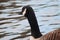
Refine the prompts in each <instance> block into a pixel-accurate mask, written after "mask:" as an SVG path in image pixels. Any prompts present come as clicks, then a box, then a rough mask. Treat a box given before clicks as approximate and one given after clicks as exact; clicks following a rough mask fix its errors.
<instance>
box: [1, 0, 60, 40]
mask: <svg viewBox="0 0 60 40" xmlns="http://www.w3.org/2000/svg"><path fill="white" fill-rule="evenodd" d="M25 5H30V6H31V7H32V8H33V9H34V11H35V14H36V17H37V20H38V24H39V28H40V30H41V33H42V34H43V35H44V34H46V33H48V32H50V31H52V30H55V29H58V28H60V0H38V1H37V0H1V1H0V40H29V36H30V34H31V33H30V30H31V29H30V25H29V23H28V20H27V19H26V18H25V17H24V16H22V15H19V13H20V12H21V9H22V7H23V6H25Z"/></svg>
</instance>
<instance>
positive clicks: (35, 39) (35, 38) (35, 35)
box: [19, 5, 60, 40]
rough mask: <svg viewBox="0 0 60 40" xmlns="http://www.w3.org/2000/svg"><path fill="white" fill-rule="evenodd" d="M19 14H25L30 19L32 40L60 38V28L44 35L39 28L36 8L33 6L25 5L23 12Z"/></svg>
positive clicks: (58, 39) (54, 39) (55, 39)
mask: <svg viewBox="0 0 60 40" xmlns="http://www.w3.org/2000/svg"><path fill="white" fill-rule="evenodd" d="M19 14H20V15H23V16H25V17H26V18H27V19H28V22H29V24H30V27H31V36H30V40H60V29H56V30H54V31H51V32H49V33H47V34H45V35H42V33H41V32H40V30H39V26H38V22H37V19H36V16H35V13H34V10H33V8H32V7H31V6H29V5H27V6H24V7H23V8H22V11H21V13H19Z"/></svg>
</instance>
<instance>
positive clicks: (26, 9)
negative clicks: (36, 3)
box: [20, 5, 34, 17]
mask: <svg viewBox="0 0 60 40" xmlns="http://www.w3.org/2000/svg"><path fill="white" fill-rule="evenodd" d="M33 13H34V11H33V9H32V8H31V7H30V6H29V5H27V6H24V7H23V8H22V11H21V13H20V14H22V15H23V16H25V17H27V16H28V15H32V14H33Z"/></svg>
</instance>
